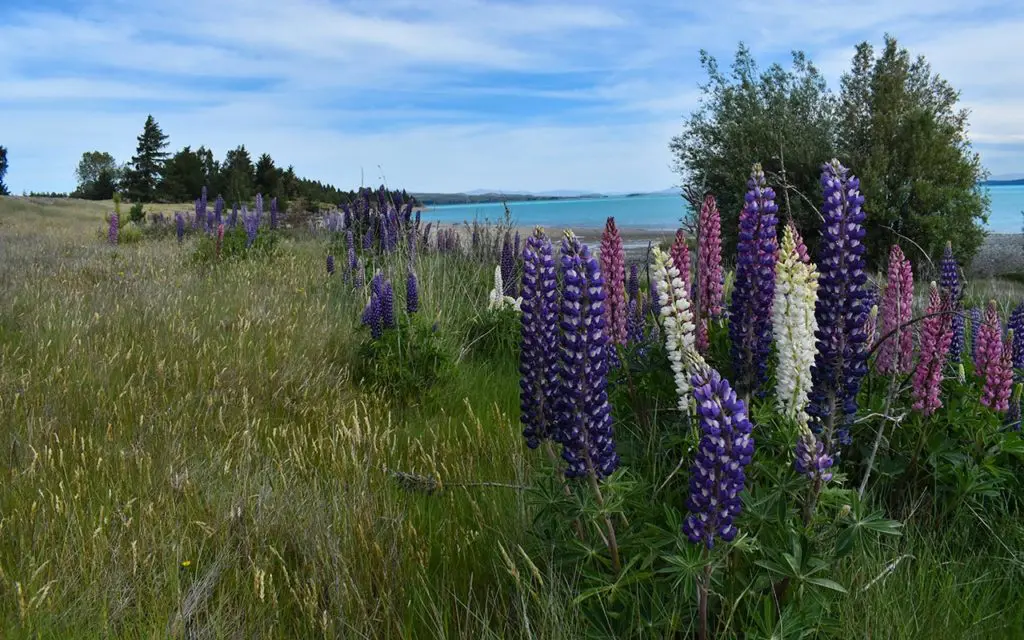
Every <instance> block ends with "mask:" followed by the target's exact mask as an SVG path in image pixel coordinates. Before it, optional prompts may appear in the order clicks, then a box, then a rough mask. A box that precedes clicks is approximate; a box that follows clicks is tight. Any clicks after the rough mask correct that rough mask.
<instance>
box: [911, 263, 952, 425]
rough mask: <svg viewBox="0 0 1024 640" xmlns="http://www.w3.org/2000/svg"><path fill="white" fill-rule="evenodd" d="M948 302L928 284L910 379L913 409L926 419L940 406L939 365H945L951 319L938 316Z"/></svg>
mask: <svg viewBox="0 0 1024 640" xmlns="http://www.w3.org/2000/svg"><path fill="white" fill-rule="evenodd" d="M949 304H950V301H949V300H948V299H943V298H942V297H941V296H940V294H939V288H938V286H937V285H936V284H935V283H934V282H932V284H931V290H930V292H929V300H928V308H927V309H926V310H925V316H926V317H925V319H924V320H922V321H921V324H922V329H921V361H920V362H918V364H917V369H915V370H914V376H913V391H912V398H913V401H914V404H913V408H914V410H915V411H920V412H921V413H922V414H924V415H925V416H930V415H931V414H933V413H935V411H936V410H937V409H938V408H939V407H941V406H942V400H940V399H939V391H940V386H941V383H942V365H943V364H944V363H945V362H946V354H947V353H948V352H949V345H950V342H952V340H953V323H952V317H951V316H950V314H948V313H942V312H944V311H948V310H949V309H950V306H949Z"/></svg>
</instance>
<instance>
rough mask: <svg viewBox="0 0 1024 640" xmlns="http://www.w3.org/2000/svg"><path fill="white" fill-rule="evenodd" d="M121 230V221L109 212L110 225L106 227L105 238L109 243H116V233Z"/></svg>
mask: <svg viewBox="0 0 1024 640" xmlns="http://www.w3.org/2000/svg"><path fill="white" fill-rule="evenodd" d="M120 230H121V222H120V220H118V217H117V214H116V213H112V214H110V227H109V228H108V229H107V240H108V241H109V242H110V244H117V235H118V233H119V232H120Z"/></svg>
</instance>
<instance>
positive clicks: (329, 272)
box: [327, 254, 334, 276]
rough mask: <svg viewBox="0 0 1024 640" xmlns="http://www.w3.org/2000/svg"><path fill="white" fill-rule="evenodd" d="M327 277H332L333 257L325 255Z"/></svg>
mask: <svg viewBox="0 0 1024 640" xmlns="http://www.w3.org/2000/svg"><path fill="white" fill-rule="evenodd" d="M327 275H329V276H333V275H334V256H332V255H330V254H328V255H327Z"/></svg>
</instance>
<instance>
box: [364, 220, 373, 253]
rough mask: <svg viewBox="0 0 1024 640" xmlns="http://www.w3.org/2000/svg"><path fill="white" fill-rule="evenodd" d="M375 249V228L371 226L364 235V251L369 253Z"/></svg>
mask: <svg viewBox="0 0 1024 640" xmlns="http://www.w3.org/2000/svg"><path fill="white" fill-rule="evenodd" d="M372 248H373V226H372V225H369V226H367V227H366V233H364V234H363V251H369V250H370V249H372Z"/></svg>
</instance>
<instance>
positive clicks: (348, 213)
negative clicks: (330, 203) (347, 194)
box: [341, 202, 352, 231]
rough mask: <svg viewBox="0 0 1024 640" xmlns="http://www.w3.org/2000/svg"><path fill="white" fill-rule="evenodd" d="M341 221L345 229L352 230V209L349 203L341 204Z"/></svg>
mask: <svg viewBox="0 0 1024 640" xmlns="http://www.w3.org/2000/svg"><path fill="white" fill-rule="evenodd" d="M341 220H342V223H343V224H344V225H345V228H346V229H348V230H349V231H351V230H352V207H350V206H349V204H348V203H347V202H342V203H341Z"/></svg>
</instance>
